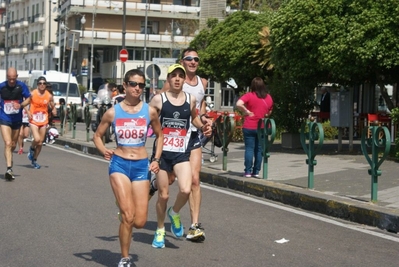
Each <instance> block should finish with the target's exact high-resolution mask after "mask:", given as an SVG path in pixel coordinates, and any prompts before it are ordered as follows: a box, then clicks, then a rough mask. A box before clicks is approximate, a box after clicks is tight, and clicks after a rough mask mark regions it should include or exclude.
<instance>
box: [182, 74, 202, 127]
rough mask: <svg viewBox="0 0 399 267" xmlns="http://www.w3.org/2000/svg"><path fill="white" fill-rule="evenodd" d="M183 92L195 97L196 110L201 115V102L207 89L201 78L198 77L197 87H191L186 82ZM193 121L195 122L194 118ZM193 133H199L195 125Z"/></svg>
mask: <svg viewBox="0 0 399 267" xmlns="http://www.w3.org/2000/svg"><path fill="white" fill-rule="evenodd" d="M183 91H184V92H186V93H189V94H190V95H193V96H194V97H195V108H196V109H197V113H198V114H199V112H200V109H201V102H202V100H203V99H204V97H205V88H204V85H203V83H202V81H201V78H200V77H199V76H198V75H197V84H196V85H190V84H188V83H186V82H184V84H183ZM191 119H192V120H194V118H191ZM191 131H193V132H196V131H197V128H196V127H195V126H194V125H193V124H191Z"/></svg>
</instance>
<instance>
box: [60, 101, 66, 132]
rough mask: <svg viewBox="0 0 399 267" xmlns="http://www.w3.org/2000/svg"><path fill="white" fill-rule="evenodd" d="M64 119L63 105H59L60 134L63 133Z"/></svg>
mask: <svg viewBox="0 0 399 267" xmlns="http://www.w3.org/2000/svg"><path fill="white" fill-rule="evenodd" d="M64 119H65V105H60V127H61V132H60V135H61V136H63V135H64Z"/></svg>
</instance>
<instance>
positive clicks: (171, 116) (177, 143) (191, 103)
mask: <svg viewBox="0 0 399 267" xmlns="http://www.w3.org/2000/svg"><path fill="white" fill-rule="evenodd" d="M185 78H186V71H185V69H184V67H183V66H182V65H180V64H173V65H172V66H170V67H169V68H168V75H167V82H168V83H169V85H170V88H169V90H168V91H166V92H164V93H162V94H158V95H155V96H154V97H153V98H152V100H151V102H150V105H151V106H153V107H155V108H156V109H157V110H158V112H159V116H160V121H161V123H162V131H163V133H164V141H163V142H164V146H163V151H162V156H161V159H159V158H154V159H153V160H156V161H158V160H160V161H161V163H160V171H159V173H158V174H157V180H156V181H157V186H158V200H157V203H156V210H157V222H158V225H157V229H156V231H155V236H154V240H153V242H152V246H153V247H154V248H164V247H165V224H164V220H165V216H166V208H167V203H168V199H169V178H168V176H169V175H170V174H171V173H174V174H176V176H177V177H179V178H178V181H177V183H178V186H179V192H178V194H177V197H176V200H175V203H174V205H173V206H172V207H170V208H169V209H168V211H167V214H168V217H169V219H170V221H171V232H172V234H173V235H174V236H175V237H178V238H179V237H182V236H183V234H184V228H183V225H182V223H181V220H180V214H179V212H180V210H181V209H182V208H183V206H184V205H185V204H186V202H187V201H188V198H189V195H190V193H191V184H192V170H191V164H190V151H191V149H190V148H189V145H190V137H191V124H192V125H194V126H195V127H196V128H197V129H201V130H202V131H203V132H204V134H205V135H206V136H210V135H211V132H212V128H211V125H208V124H204V123H202V122H201V119H200V117H199V116H198V115H197V110H196V101H195V98H194V96H192V95H190V94H188V93H186V92H183V84H184V81H185Z"/></svg>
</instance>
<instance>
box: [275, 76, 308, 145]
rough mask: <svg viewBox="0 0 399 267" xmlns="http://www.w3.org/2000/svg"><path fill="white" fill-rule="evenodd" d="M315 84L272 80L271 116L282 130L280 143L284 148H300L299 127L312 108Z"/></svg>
mask: <svg viewBox="0 0 399 267" xmlns="http://www.w3.org/2000/svg"><path fill="white" fill-rule="evenodd" d="M314 88H315V86H305V85H299V84H297V83H289V82H283V81H281V80H280V81H278V82H276V81H275V82H272V86H271V92H270V94H271V96H272V97H273V101H274V107H273V113H272V114H273V117H274V119H275V121H276V126H277V128H279V129H280V130H282V134H281V145H282V147H284V148H300V147H301V142H300V129H301V124H302V122H304V121H305V120H306V119H307V118H308V115H309V113H310V111H311V110H312V109H313V106H314V100H313V98H314V97H313V94H314Z"/></svg>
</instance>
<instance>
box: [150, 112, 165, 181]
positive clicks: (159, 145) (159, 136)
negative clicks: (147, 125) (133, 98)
mask: <svg viewBox="0 0 399 267" xmlns="http://www.w3.org/2000/svg"><path fill="white" fill-rule="evenodd" d="M150 119H151V127H152V130H153V131H154V133H155V135H156V150H155V156H154V157H155V158H157V159H160V158H161V154H162V149H163V132H162V128H161V122H160V121H159V116H158V112H157V110H156V109H155V108H154V107H151V106H150ZM150 170H151V171H152V172H154V173H158V172H159V162H156V161H153V162H151V164H150Z"/></svg>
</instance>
